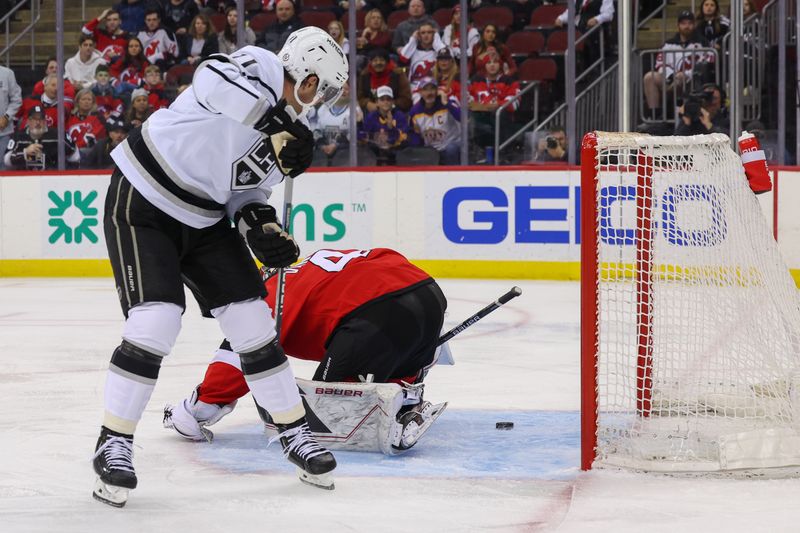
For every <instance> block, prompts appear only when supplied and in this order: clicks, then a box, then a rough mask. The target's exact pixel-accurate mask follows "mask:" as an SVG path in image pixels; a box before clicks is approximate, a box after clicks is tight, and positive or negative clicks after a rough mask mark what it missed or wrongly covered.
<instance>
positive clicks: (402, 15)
mask: <svg viewBox="0 0 800 533" xmlns="http://www.w3.org/2000/svg"><path fill="white" fill-rule="evenodd" d="M410 16H411V15H409V14H408V10H406V9H401V10H398V11H392V12H391V13H389V19H388V20H387V21H386V25H387V26H389V29H390V30H393V29H395V28H396V27H397V25H398V24H400V23H401V22H403V21H404V20H406V19H407V18H408V17H410Z"/></svg>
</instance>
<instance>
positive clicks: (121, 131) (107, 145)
mask: <svg viewBox="0 0 800 533" xmlns="http://www.w3.org/2000/svg"><path fill="white" fill-rule="evenodd" d="M129 130H130V127H129V126H128V124H126V123H125V121H124V120H123V119H122V117H120V116H112V117H110V118H109V120H108V121H107V122H106V131H107V132H108V136H107V137H106V138H105V139H101V140H100V141H99V142H98V143H97V144H95V145H94V148H92V149H91V150H90V151H89V153H88V154H86V157H84V158H83V160H82V161H81V168H94V169H112V168H114V160H113V159H111V150H113V149H114V148H116V147H117V146H118V145H119V143H121V142H122V141H124V140H125V139H126V138H127V137H128V131H129Z"/></svg>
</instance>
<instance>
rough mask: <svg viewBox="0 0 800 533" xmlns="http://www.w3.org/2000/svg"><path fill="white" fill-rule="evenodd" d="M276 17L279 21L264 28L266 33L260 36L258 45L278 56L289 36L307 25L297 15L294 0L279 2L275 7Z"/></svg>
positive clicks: (280, 0) (279, 0)
mask: <svg viewBox="0 0 800 533" xmlns="http://www.w3.org/2000/svg"><path fill="white" fill-rule="evenodd" d="M275 16H277V17H278V19H277V20H276V21H275V22H273V23H272V24H270V25H269V26H267V27H266V28H264V33H262V34H261V35H259V36H258V40H257V41H256V43H257V44H258V45H259V46H260V47H262V48H266V49H267V50H269V51H271V52H275V53H276V54H277V53H278V51H279V50H280V49H281V48H282V47H283V44H284V43H285V42H286V39H288V38H289V35H290V34H291V33H292V32H293V31H295V30H299V29H300V28H302V27H303V26H305V24H303V21H302V20H300V18H299V17H298V16H297V14H296V13H295V7H294V2H292V0H278V3H277V4H276V5H275Z"/></svg>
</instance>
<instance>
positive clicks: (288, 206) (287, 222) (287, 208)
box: [275, 176, 294, 341]
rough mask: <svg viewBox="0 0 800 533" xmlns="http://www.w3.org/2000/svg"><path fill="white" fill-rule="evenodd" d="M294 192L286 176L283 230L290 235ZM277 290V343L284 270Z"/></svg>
mask: <svg viewBox="0 0 800 533" xmlns="http://www.w3.org/2000/svg"><path fill="white" fill-rule="evenodd" d="M293 192H294V178H290V177H289V176H286V179H285V180H284V186H283V229H284V230H285V231H286V233H288V234H289V235H291V234H292V193H293ZM277 285H278V288H277V291H276V293H275V331H276V332H277V336H276V338H277V339H278V341H280V339H281V322H282V318H283V295H284V288H285V286H286V269H285V268H279V269H278V283H277Z"/></svg>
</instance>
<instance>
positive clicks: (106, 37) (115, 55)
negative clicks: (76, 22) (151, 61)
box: [81, 9, 129, 63]
mask: <svg viewBox="0 0 800 533" xmlns="http://www.w3.org/2000/svg"><path fill="white" fill-rule="evenodd" d="M101 23H102V24H103V25H104V26H105V28H100V24H101ZM121 23H122V19H121V18H120V15H119V13H118V12H117V11H114V10H113V9H106V10H105V11H103V12H102V13H100V16H99V17H97V18H94V19H92V20H90V21H89V22H87V23H86V24H85V25H84V26H83V28H81V32H82V33H83V34H84V35H89V36H91V37H94V42H95V45H96V46H97V50H98V51H99V52H100V55H101V56H103V59H105V60H106V62H107V63H113V62H114V61H116V60H117V59H119V57H120V56H121V55H122V54H124V53H125V47H126V46H127V45H128V37H129V35H128V32H127V31H125V30H123V29H122V28H121V27H120V25H121Z"/></svg>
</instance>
